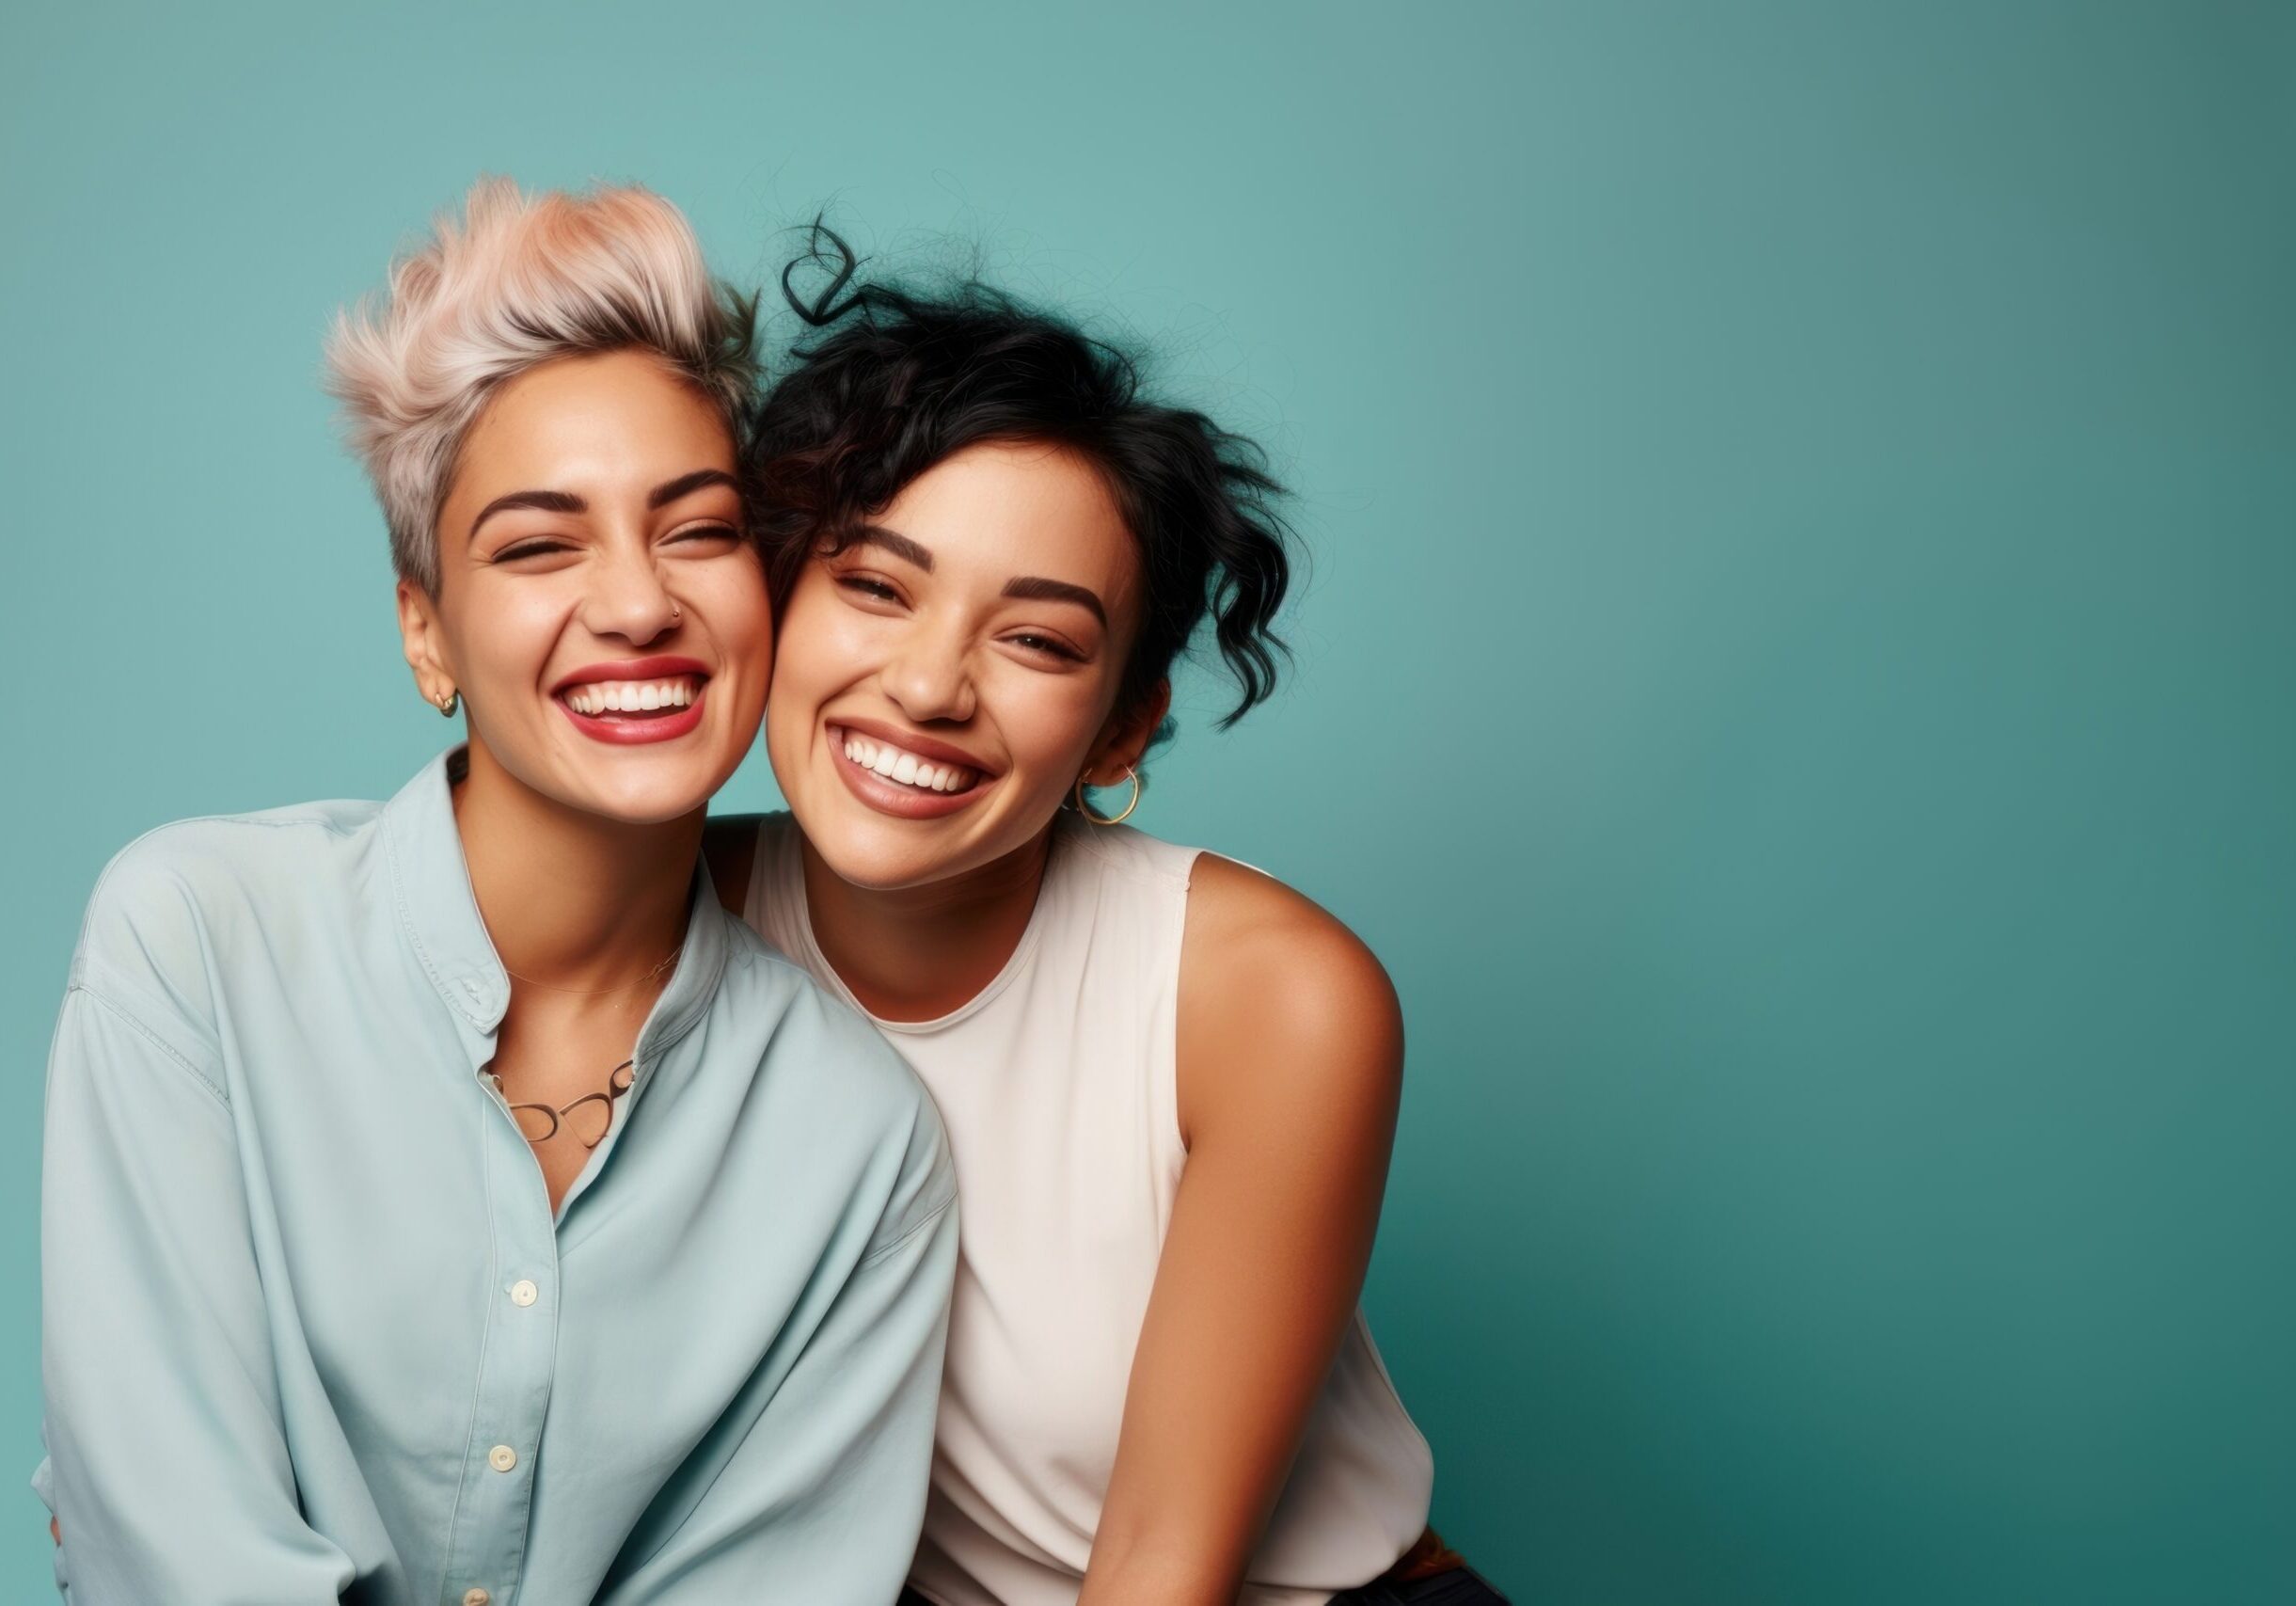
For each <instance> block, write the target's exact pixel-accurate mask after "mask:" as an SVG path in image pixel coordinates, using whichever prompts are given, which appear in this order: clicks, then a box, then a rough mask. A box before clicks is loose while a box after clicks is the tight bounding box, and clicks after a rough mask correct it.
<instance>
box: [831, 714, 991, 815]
mask: <svg viewBox="0 0 2296 1606" xmlns="http://www.w3.org/2000/svg"><path fill="white" fill-rule="evenodd" d="M825 734H826V736H827V738H828V741H829V747H830V753H831V761H832V762H833V763H834V764H835V765H836V767H837V772H838V774H839V775H840V776H842V777H843V778H844V780H845V784H846V787H847V789H848V790H850V791H851V792H852V793H853V795H854V796H855V797H856V798H858V799H859V800H860V801H861V802H862V803H865V804H867V805H868V806H869V807H870V808H873V809H875V810H877V812H879V814H890V815H894V816H895V817H897V818H899V819H940V818H941V817H942V816H944V815H949V814H954V813H956V812H957V811H958V809H961V808H964V807H967V806H969V805H970V804H971V803H973V802H974V800H975V799H977V798H978V797H979V796H980V795H981V793H982V791H983V790H984V789H986V783H987V782H988V781H990V779H992V777H991V776H990V774H989V773H988V772H987V771H986V770H985V769H984V768H982V767H981V766H979V765H977V764H972V763H967V762H964V761H963V755H959V754H958V753H957V752H956V750H955V749H953V748H949V747H946V746H944V745H943V744H942V743H940V742H934V741H928V740H924V739H915V738H911V739H910V741H911V742H913V743H914V745H903V743H902V742H901V741H900V740H897V739H895V737H894V735H893V733H891V732H889V731H884V730H881V729H880V730H870V731H863V730H860V729H857V728H855V727H854V726H851V725H845V724H834V723H832V724H830V725H828V726H827V727H825Z"/></svg>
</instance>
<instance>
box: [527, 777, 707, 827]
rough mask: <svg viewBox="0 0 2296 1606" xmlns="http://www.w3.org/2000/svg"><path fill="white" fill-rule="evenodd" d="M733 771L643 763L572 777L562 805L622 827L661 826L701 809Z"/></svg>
mask: <svg viewBox="0 0 2296 1606" xmlns="http://www.w3.org/2000/svg"><path fill="white" fill-rule="evenodd" d="M733 770H734V766H733V765H731V764H729V765H725V766H722V767H720V766H718V765H703V764H698V763H675V764H658V763H646V764H641V765H630V766H610V767H607V769H606V772H603V773H600V772H593V773H589V774H579V775H577V776H575V777H572V778H573V780H574V782H575V785H574V786H573V787H570V788H569V790H570V791H571V792H572V793H573V795H572V796H570V797H568V798H567V799H566V800H565V801H566V802H568V803H573V804H574V805H575V806H576V807H578V808H580V809H582V810H583V811H584V812H585V813H589V814H594V815H597V816H599V817H601V818H602V819H610V820H613V821H615V822H616V823H618V824H622V825H666V824H668V823H669V822H670V821H671V820H673V819H685V818H686V817H687V816H688V815H689V814H692V813H693V812H695V811H696V810H697V809H702V808H706V807H707V806H708V805H709V800H710V799H711V797H713V796H714V795H716V793H717V790H718V788H719V787H721V786H723V785H724V784H725V780H726V777H727V776H728V775H730V774H731V773H732V772H733Z"/></svg>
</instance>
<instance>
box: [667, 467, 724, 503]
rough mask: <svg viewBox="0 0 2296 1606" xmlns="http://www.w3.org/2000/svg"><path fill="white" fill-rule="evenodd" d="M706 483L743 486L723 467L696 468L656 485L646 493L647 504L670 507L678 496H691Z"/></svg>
mask: <svg viewBox="0 0 2296 1606" xmlns="http://www.w3.org/2000/svg"><path fill="white" fill-rule="evenodd" d="M705 485H733V487H734V488H735V489H736V490H739V489H740V488H741V487H740V485H737V484H736V482H735V479H734V476H733V475H731V474H729V473H727V472H726V471H725V470H724V469H695V470H694V471H693V472H692V473H690V474H680V475H679V476H678V477H677V478H676V479H674V480H672V481H670V482H669V483H668V484H667V485H656V486H655V487H654V488H653V490H651V491H649V492H648V493H646V506H648V507H650V508H651V507H668V506H669V505H670V504H671V503H672V502H673V501H677V499H678V498H680V497H686V496H691V495H693V493H694V492H696V491H698V490H700V489H701V488H702V487H703V486H705Z"/></svg>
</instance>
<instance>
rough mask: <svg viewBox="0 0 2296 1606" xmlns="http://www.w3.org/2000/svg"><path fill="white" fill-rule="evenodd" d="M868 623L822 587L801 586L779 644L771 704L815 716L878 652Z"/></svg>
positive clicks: (784, 618) (790, 712)
mask: <svg viewBox="0 0 2296 1606" xmlns="http://www.w3.org/2000/svg"><path fill="white" fill-rule="evenodd" d="M868 623H869V621H868V619H867V618H866V616H865V615H863V614H861V613H859V612H856V611H855V610H853V609H850V608H842V607H839V606H838V605H837V603H836V600H835V599H834V598H833V597H825V596H822V595H820V592H819V591H818V589H816V588H815V587H812V586H800V588H799V589H798V592H797V594H796V595H795V596H792V597H791V598H790V599H789V606H788V607H787V608H786V609H784V610H783V612H782V622H781V628H780V630H779V632H778V634H777V636H776V638H775V641H774V644H773V690H772V692H771V695H770V697H769V699H768V709H781V710H784V712H785V713H786V714H787V715H788V716H789V717H794V718H804V719H810V717H811V716H812V713H813V711H814V709H815V708H817V707H818V706H819V705H820V704H821V703H822V702H824V701H826V700H827V699H828V698H829V697H831V696H832V695H834V694H835V693H836V692H840V691H843V690H844V689H845V688H847V687H848V686H850V685H852V684H853V683H854V682H855V681H857V680H860V679H862V678H863V677H865V676H867V675H868V674H869V672H870V669H871V668H872V666H873V664H874V662H875V660H876V658H877V656H878V654H877V651H876V649H875V648H874V647H873V645H872V641H873V637H872V635H871V633H870V631H869V630H868V629H867V628H866V627H867V625H868ZM768 717H771V716H770V714H768Z"/></svg>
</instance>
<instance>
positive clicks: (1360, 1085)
mask: <svg viewBox="0 0 2296 1606" xmlns="http://www.w3.org/2000/svg"><path fill="white" fill-rule="evenodd" d="M1179 1057H1180V1065H1179V1075H1180V1121H1181V1130H1182V1133H1183V1136H1184V1137H1186V1138H1187V1141H1188V1164H1187V1169H1186V1170H1185V1172H1184V1173H1183V1174H1182V1177H1181V1181H1180V1193H1179V1198H1178V1200H1177V1201H1176V1202H1175V1204H1174V1207H1173V1214H1172V1225H1171V1231H1170V1232H1169V1234H1168V1235H1167V1236H1166V1238H1165V1240H1164V1253H1163V1257H1162V1259H1161V1260H1160V1262H1159V1263H1158V1265H1157V1271H1156V1283H1155V1289H1154V1292H1153V1294H1152V1295H1151V1296H1150V1298H1149V1302H1148V1317H1147V1320H1146V1322H1145V1324H1144V1325H1143V1327H1142V1328H1141V1334H1140V1344H1139V1348H1138V1350H1137V1351H1136V1352H1135V1354H1134V1357H1133V1360H1132V1379H1131V1383H1130V1386H1129V1388H1128V1390H1127V1392H1126V1395H1125V1403H1124V1419H1123V1427H1122V1430H1121V1433H1120V1435H1119V1438H1118V1440H1117V1447H1116V1467H1115V1471H1114V1472H1113V1474H1112V1475H1111V1478H1110V1481H1109V1489H1108V1499H1107V1502H1106V1503H1105V1505H1104V1506H1103V1508H1102V1511H1101V1515H1100V1531H1099V1534H1097V1536H1096V1537H1095V1539H1094V1543H1093V1549H1092V1560H1091V1564H1090V1566H1089V1567H1088V1568H1087V1570H1086V1573H1085V1586H1084V1591H1083V1593H1082V1595H1081V1596H1080V1597H1079V1606H1132V1603H1135V1602H1154V1603H1155V1606H1215V1603H1218V1606H1225V1603H1227V1602H1230V1601H1233V1600H1234V1599H1235V1598H1236V1593H1237V1590H1238V1588H1239V1587H1240V1585H1241V1584H1242V1582H1243V1574H1244V1568H1245V1566H1247V1565H1248V1563H1249V1561H1250V1558H1251V1554H1252V1551H1253V1550H1254V1549H1255V1547H1256V1546H1257V1545H1258V1543H1259V1535H1260V1532H1261V1530H1262V1529H1263V1528H1264V1526H1265V1525H1266V1522H1267V1518H1268V1513H1269V1511H1270V1509H1271V1508H1272V1507H1273V1506H1274V1504H1275V1499H1276V1497H1277V1495H1278V1494H1279V1493H1280V1492H1281V1490H1282V1487H1283V1483H1284V1479H1285V1475H1286V1473H1287V1472H1288V1471H1289V1469H1290V1467H1291V1458H1292V1455H1294V1453H1295V1452H1296V1450H1297V1448H1298V1445H1299V1440H1300V1436H1301V1433H1302V1432H1303V1430H1304V1429H1305V1427H1306V1420H1307V1414H1308V1411H1309V1410H1310V1409H1311V1407H1313V1405H1314V1402H1315V1398H1316V1395H1317V1393H1318V1391H1320V1390H1321V1388H1322V1383H1323V1379H1324V1376H1325V1375H1326V1374H1327V1373H1328V1372H1329V1370H1330V1367H1331V1362H1332V1357H1333V1355H1334V1353H1335V1352H1336V1350H1337V1349H1338V1342H1339V1339H1340V1336H1341V1334H1342V1332H1343V1331H1344V1329H1345V1328H1346V1326H1347V1323H1348V1321H1349V1320H1350V1318H1351V1317H1352V1316H1353V1314H1354V1308H1355V1302H1356V1297H1357V1296H1358V1294H1359V1292H1360V1290H1361V1288H1362V1283H1363V1274H1364V1267H1365V1265H1366V1264H1367V1263H1368V1261H1369V1260H1370V1251H1371V1239H1372V1234H1373V1232H1374V1230H1375V1229H1376V1228H1377V1226H1378V1221H1379V1204H1380V1196H1381V1194H1382V1192H1383V1191H1384V1189H1385V1187H1386V1173H1387V1157H1388V1152H1389V1150H1390V1148H1391V1147H1392V1145H1393V1142H1394V1137H1395V1118H1396V1106H1397V1102H1398V1099H1399V1096H1400V1093H1401V1078H1402V1058H1403V1043H1402V1017H1401V1010H1400V1009H1399V1007H1398V1005H1397V1003H1396V998H1395V992H1394V989H1393V987H1392V986H1391V985H1390V984H1389V983H1388V980H1387V977H1386V972H1385V971H1384V970H1382V969H1381V968H1380V965H1379V962H1378V961H1377V960H1376V959H1374V958H1373V957H1372V956H1371V953H1370V950H1369V949H1368V948H1366V947H1365V946H1363V944H1362V943H1361V942H1359V941H1358V940H1357V939H1356V938H1355V937H1354V934H1353V933H1352V932H1350V931H1349V930H1347V928H1346V927H1344V926H1342V925H1340V924H1339V922H1338V921H1337V920H1335V919H1333V918H1332V917H1331V916H1330V915H1329V914H1325V913H1324V912H1323V911H1322V910H1321V909H1319V908H1317V907H1316V906H1315V905H1314V904H1312V903H1310V902H1308V901H1307V899H1306V898H1302V897H1300V896H1299V895H1298V894H1297V893H1294V892H1292V891H1291V890H1290V889H1289V888H1287V887H1284V886H1282V885H1281V884H1279V883H1275V882H1273V881H1271V880H1269V879H1268V878H1267V877H1265V876H1262V875H1260V874H1259V873H1258V872H1257V871H1254V870H1249V869H1246V868H1244V867H1242V866H1240V865H1236V864H1232V863H1230V862H1228V861H1227V860H1223V859H1216V858H1213V857H1211V855H1206V856H1205V857H1203V858H1201V859H1199V860H1198V861H1197V862H1196V876H1195V881H1194V883H1193V886H1192V890H1191V894H1190V898H1189V912H1188V926H1187V934H1186V937H1185V939H1184V942H1183V946H1182V948H1181V957H1180V1031H1179Z"/></svg>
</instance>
